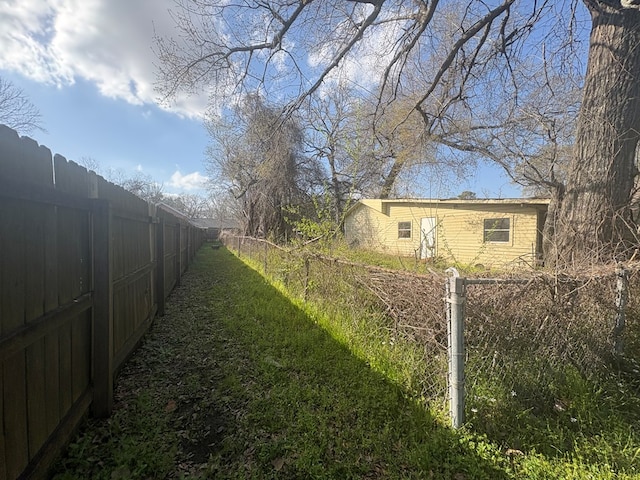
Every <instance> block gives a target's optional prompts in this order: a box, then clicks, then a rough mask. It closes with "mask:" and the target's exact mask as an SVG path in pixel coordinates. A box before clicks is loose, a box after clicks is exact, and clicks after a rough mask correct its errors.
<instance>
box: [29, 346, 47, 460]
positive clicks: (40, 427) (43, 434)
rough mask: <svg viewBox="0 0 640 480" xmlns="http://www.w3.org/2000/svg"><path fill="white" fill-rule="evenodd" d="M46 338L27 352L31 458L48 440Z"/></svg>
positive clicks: (30, 347)
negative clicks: (45, 375)
mask: <svg viewBox="0 0 640 480" xmlns="http://www.w3.org/2000/svg"><path fill="white" fill-rule="evenodd" d="M44 356H45V350H44V338H43V339H40V340H38V341H36V342H35V343H33V344H32V345H31V346H29V347H28V348H27V350H26V361H27V362H26V370H27V419H28V428H29V430H28V433H29V453H30V457H32V456H33V455H35V453H36V452H37V451H38V450H40V448H41V447H42V445H44V442H45V441H46V440H47V437H48V436H49V435H48V432H47V407H46V404H47V397H46V385H45V377H44V374H45V361H44V360H45V359H44Z"/></svg>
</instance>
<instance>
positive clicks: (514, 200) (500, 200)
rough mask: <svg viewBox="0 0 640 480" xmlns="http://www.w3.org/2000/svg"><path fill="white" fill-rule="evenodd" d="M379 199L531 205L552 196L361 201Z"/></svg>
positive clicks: (404, 200)
mask: <svg viewBox="0 0 640 480" xmlns="http://www.w3.org/2000/svg"><path fill="white" fill-rule="evenodd" d="M367 200H368V201H379V202H382V203H458V204H459V203H470V204H487V203H489V204H500V203H506V204H512V203H525V204H530V205H548V204H549V202H551V199H550V198H542V197H532V198H475V199H462V198H362V199H360V200H359V201H367Z"/></svg>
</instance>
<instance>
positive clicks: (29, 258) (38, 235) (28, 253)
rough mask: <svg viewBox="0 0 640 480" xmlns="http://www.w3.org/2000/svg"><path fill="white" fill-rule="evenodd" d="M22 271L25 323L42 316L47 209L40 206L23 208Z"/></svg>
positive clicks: (29, 205)
mask: <svg viewBox="0 0 640 480" xmlns="http://www.w3.org/2000/svg"><path fill="white" fill-rule="evenodd" d="M23 208H24V210H23V212H24V217H25V219H27V221H25V228H24V232H25V234H24V245H25V256H24V269H25V294H24V299H23V301H24V308H25V321H26V322H27V323H29V322H31V321H32V320H35V319H36V318H38V317H41V316H42V315H43V314H44V311H45V310H44V304H45V300H44V296H45V288H44V280H45V271H44V269H45V259H44V244H45V242H46V239H45V236H44V227H45V215H46V213H48V212H47V209H45V208H43V206H41V205H35V204H27V205H25V206H24V207H23Z"/></svg>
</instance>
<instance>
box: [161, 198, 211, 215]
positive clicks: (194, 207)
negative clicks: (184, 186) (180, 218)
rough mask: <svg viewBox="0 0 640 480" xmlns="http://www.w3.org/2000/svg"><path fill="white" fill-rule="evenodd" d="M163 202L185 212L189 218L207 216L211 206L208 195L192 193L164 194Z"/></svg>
mask: <svg viewBox="0 0 640 480" xmlns="http://www.w3.org/2000/svg"><path fill="white" fill-rule="evenodd" d="M162 202H163V203H166V204H167V205H170V206H171V207H173V208H175V209H176V210H178V211H180V212H182V213H184V214H185V215H186V216H187V217H189V218H205V217H206V216H207V214H208V213H209V210H210V208H211V204H210V202H209V199H208V198H207V197H205V196H203V195H196V194H192V193H183V194H180V195H164V197H163V198H162Z"/></svg>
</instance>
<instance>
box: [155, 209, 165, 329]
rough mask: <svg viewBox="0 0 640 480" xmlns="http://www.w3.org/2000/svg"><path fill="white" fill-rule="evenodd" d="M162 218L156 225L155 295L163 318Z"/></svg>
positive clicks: (159, 313) (159, 312)
mask: <svg viewBox="0 0 640 480" xmlns="http://www.w3.org/2000/svg"><path fill="white" fill-rule="evenodd" d="M164 275H165V271H164V218H163V217H159V218H158V220H157V223H156V295H157V299H158V315H160V316H161V317H163V316H164V309H165V298H164V291H165V284H164Z"/></svg>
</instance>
